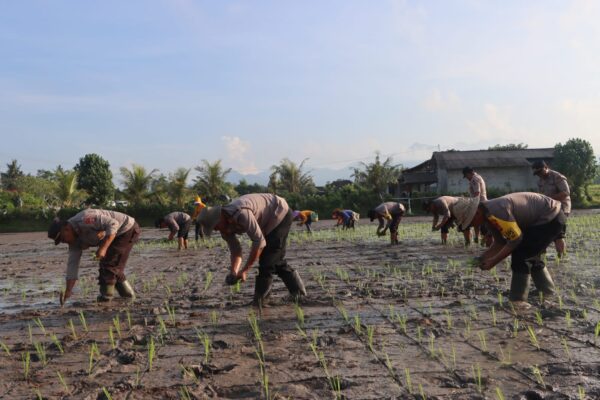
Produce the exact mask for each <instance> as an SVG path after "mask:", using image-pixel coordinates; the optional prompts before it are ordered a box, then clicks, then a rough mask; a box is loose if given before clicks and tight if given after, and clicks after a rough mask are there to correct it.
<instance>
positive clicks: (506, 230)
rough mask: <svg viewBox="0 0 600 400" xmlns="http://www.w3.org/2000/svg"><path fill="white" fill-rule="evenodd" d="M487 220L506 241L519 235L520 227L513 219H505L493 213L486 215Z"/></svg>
mask: <svg viewBox="0 0 600 400" xmlns="http://www.w3.org/2000/svg"><path fill="white" fill-rule="evenodd" d="M488 221H490V223H491V224H492V225H493V226H494V227H495V228H496V229H498V231H499V232H500V234H501V235H502V237H503V238H504V239H506V240H508V241H513V240H516V239H518V238H519V237H520V236H521V228H519V225H517V223H516V222H515V221H505V220H503V219H500V218H497V217H495V216H493V215H490V216H489V217H488Z"/></svg>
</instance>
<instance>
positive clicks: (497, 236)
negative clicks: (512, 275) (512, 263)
mask: <svg viewBox="0 0 600 400" xmlns="http://www.w3.org/2000/svg"><path fill="white" fill-rule="evenodd" d="M486 226H488V228H490V230H491V232H492V235H493V236H494V243H493V245H492V246H491V247H490V248H489V249H487V250H486V251H485V252H484V253H483V255H482V257H481V269H482V270H484V271H487V270H490V269H492V268H494V267H495V266H496V265H497V264H498V263H499V262H501V261H502V260H504V259H505V258H506V257H508V256H509V255H510V254H511V253H512V252H513V251H514V249H515V248H516V247H517V246H518V245H519V243H521V241H522V240H523V234H522V232H521V230H520V229H519V226H518V225H517V224H516V223H515V222H511V223H509V224H507V225H506V226H505V227H504V235H503V234H501V233H500V231H498V230H497V229H496V228H494V227H490V225H486ZM504 236H507V237H510V238H511V240H506V238H505V237H504Z"/></svg>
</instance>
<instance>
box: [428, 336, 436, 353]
mask: <svg viewBox="0 0 600 400" xmlns="http://www.w3.org/2000/svg"><path fill="white" fill-rule="evenodd" d="M429 355H430V356H431V358H435V355H436V352H435V335H434V334H433V333H430V334H429Z"/></svg>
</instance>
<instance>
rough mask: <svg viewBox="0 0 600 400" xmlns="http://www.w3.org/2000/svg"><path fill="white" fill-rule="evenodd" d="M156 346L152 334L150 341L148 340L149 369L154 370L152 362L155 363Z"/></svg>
mask: <svg viewBox="0 0 600 400" xmlns="http://www.w3.org/2000/svg"><path fill="white" fill-rule="evenodd" d="M155 351H156V348H155V346H154V338H153V337H152V336H150V342H148V371H151V370H152V364H153V363H154V356H155Z"/></svg>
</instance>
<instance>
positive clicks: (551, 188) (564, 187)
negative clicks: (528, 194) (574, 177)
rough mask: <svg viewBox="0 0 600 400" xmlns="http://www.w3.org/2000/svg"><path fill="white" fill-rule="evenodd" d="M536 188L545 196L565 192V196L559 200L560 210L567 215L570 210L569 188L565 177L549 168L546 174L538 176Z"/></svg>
mask: <svg viewBox="0 0 600 400" xmlns="http://www.w3.org/2000/svg"><path fill="white" fill-rule="evenodd" d="M538 188H539V190H540V193H541V194H545V195H546V196H554V195H555V194H558V193H561V192H565V193H567V197H566V198H565V199H564V200H563V201H561V206H562V211H563V212H564V213H565V214H567V215H568V214H569V213H570V212H571V191H570V190H569V184H568V183H567V178H566V177H565V176H564V175H563V174H561V173H559V172H556V171H553V170H549V171H548V176H546V177H541V176H540V179H539V181H538Z"/></svg>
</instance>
